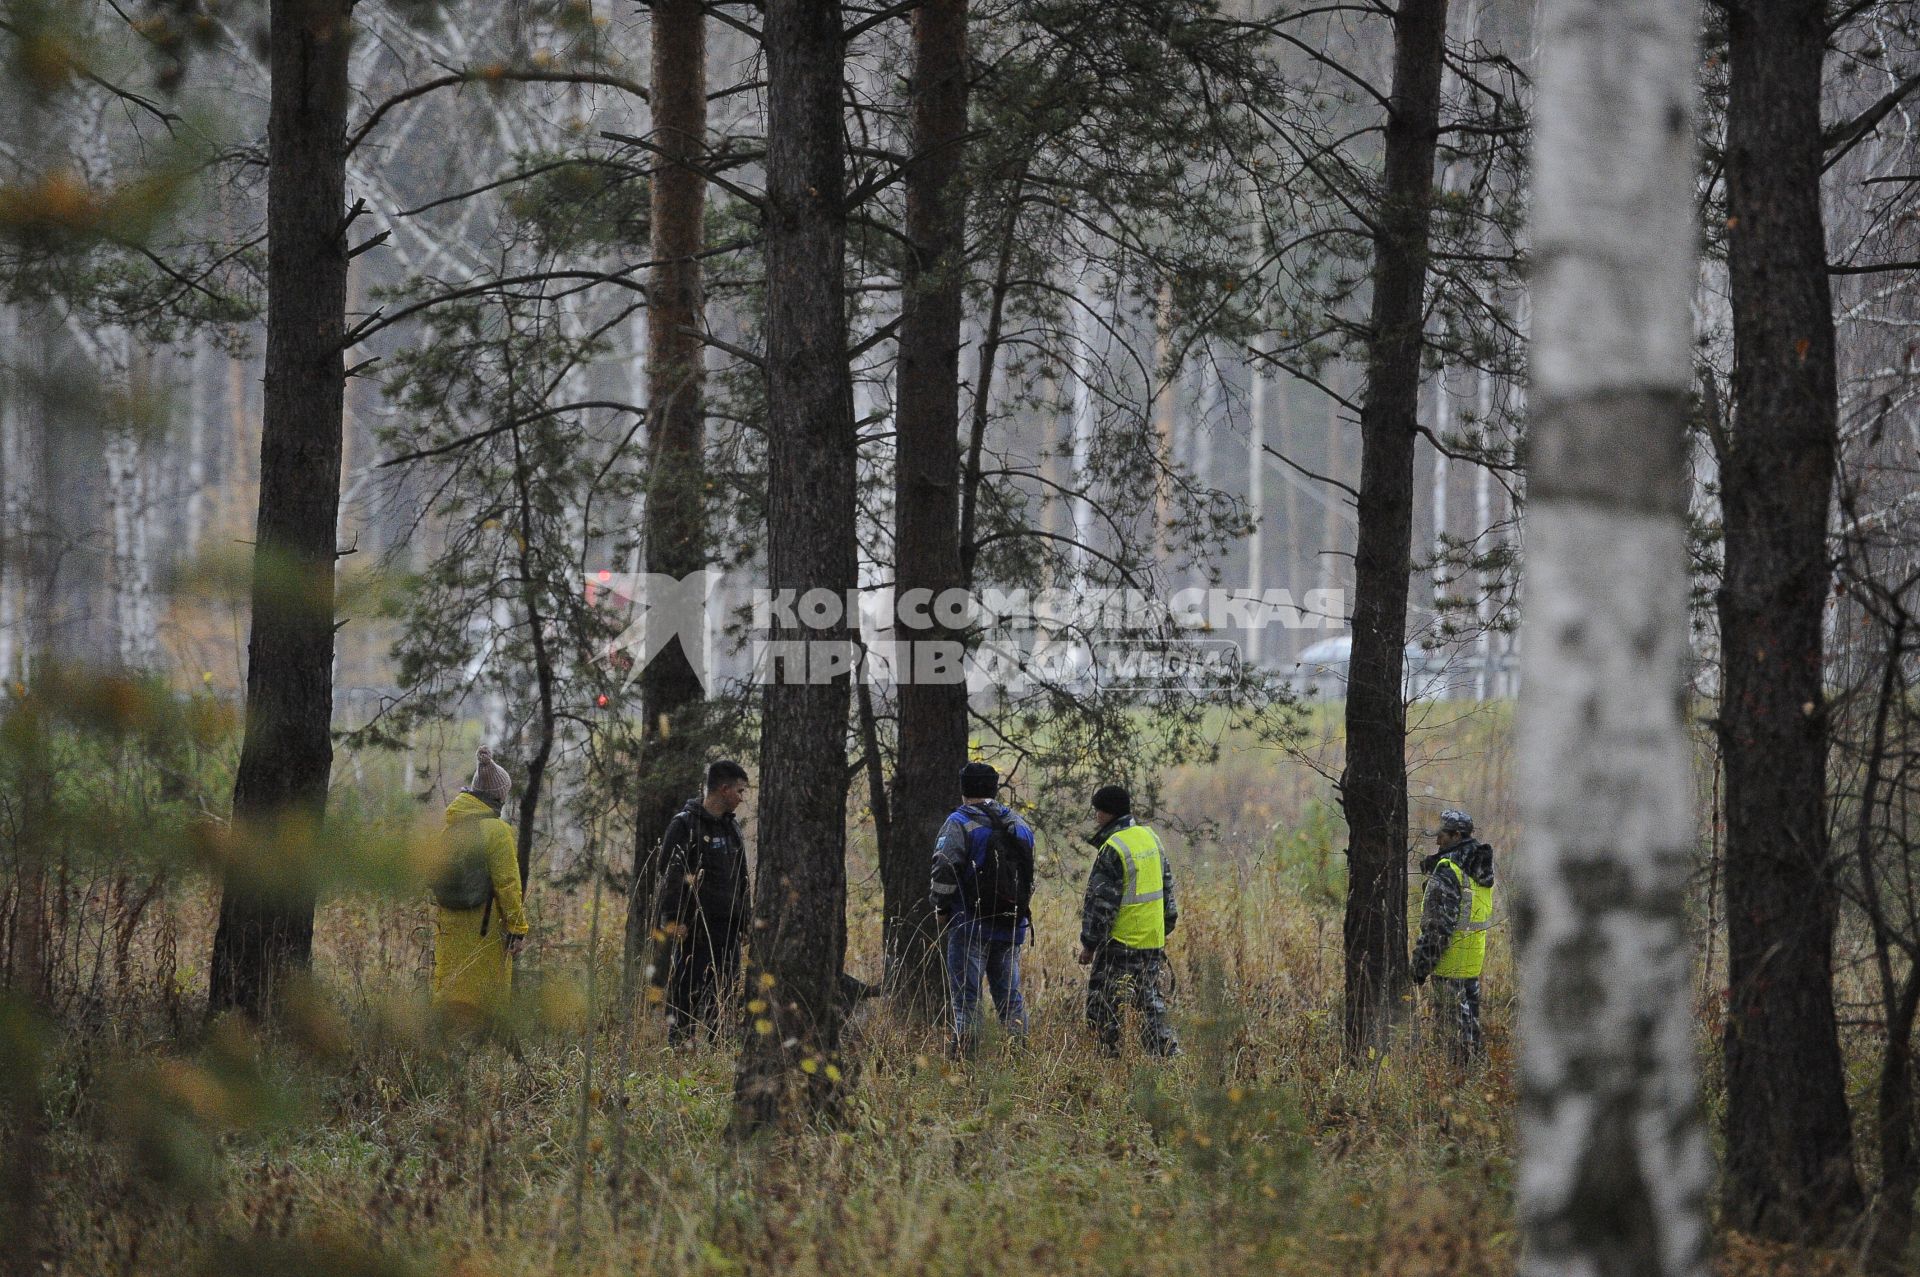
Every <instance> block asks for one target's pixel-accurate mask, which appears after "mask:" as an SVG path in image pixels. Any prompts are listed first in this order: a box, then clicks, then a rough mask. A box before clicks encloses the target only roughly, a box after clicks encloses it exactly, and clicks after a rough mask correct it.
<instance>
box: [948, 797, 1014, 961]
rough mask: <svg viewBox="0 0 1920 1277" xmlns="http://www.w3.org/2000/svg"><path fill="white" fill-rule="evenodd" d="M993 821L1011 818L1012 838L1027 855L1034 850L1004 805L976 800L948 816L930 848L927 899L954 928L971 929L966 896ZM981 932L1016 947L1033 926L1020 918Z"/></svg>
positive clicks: (981, 863) (984, 853) (983, 858)
mask: <svg viewBox="0 0 1920 1277" xmlns="http://www.w3.org/2000/svg"><path fill="white" fill-rule="evenodd" d="M992 817H998V818H1000V819H1002V820H1006V819H1009V818H1011V820H1012V821H1013V832H1014V836H1015V837H1017V838H1019V839H1020V840H1021V841H1022V842H1024V843H1026V844H1027V850H1028V851H1029V852H1031V851H1032V850H1033V830H1031V829H1029V828H1028V827H1027V824H1026V822H1025V821H1023V820H1021V819H1020V818H1019V817H1018V816H1015V815H1014V814H1013V812H1012V810H1011V809H1009V808H1008V807H1007V806H1006V805H1005V804H1003V803H998V802H994V801H993V800H992V799H979V800H976V801H974V802H970V803H967V804H966V805H965V806H963V807H960V808H958V809H956V810H955V811H954V813H953V814H952V815H951V816H948V817H947V823H946V824H944V825H942V826H941V827H940V837H939V839H938V840H937V841H936V842H935V843H934V845H933V890H932V892H931V893H930V898H931V899H932V901H933V910H934V912H935V913H937V914H939V915H940V916H941V917H942V918H944V919H947V920H949V921H950V922H951V923H952V924H953V925H955V926H971V925H974V919H973V917H972V915H971V914H970V913H969V912H968V909H967V896H968V893H969V892H970V891H971V889H972V887H973V882H974V878H975V876H976V875H978V874H979V872H980V870H981V868H982V867H984V866H985V864H986V861H987V841H988V839H990V838H991V837H992V836H993V826H992V823H991V818H992ZM983 930H984V931H985V937H984V938H985V939H988V940H1002V941H1004V940H1012V941H1015V942H1016V943H1017V942H1019V941H1023V940H1025V939H1026V938H1027V936H1028V935H1029V934H1030V932H1031V930H1032V924H1030V923H1029V922H1028V921H1027V920H1026V919H1025V918H1022V919H1020V921H1019V922H1018V923H1017V924H1012V925H1009V924H1006V923H993V924H990V925H984V926H983Z"/></svg>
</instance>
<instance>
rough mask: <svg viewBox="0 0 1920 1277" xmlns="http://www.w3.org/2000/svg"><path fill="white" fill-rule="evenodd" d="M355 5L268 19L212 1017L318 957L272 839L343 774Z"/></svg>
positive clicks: (314, 806) (296, 885)
mask: <svg viewBox="0 0 1920 1277" xmlns="http://www.w3.org/2000/svg"><path fill="white" fill-rule="evenodd" d="M350 11H351V5H350V3H349V0H273V6H272V11H271V23H272V33H271V44H272V48H271V64H272V76H273V87H272V102H271V106H270V108H269V115H268V124H267V146H268V154H269V158H270V167H269V169H268V187H267V374H266V415H265V419H264V422H263V425H262V429H261V438H260V509H259V517H258V522H257V524H256V533H255V537H254V565H253V590H252V607H253V615H252V632H251V634H250V636H249V638H248V643H247V716H246V717H247V721H246V734H245V737H244V739H243V741H242V743H241V747H240V768H239V772H238V774H237V775H236V776H235V778H234V785H233V814H234V821H235V823H236V824H237V825H239V826H241V827H242V829H243V836H245V837H247V838H249V839H250V840H251V843H250V845H248V846H247V848H246V850H247V852H248V854H249V855H250V856H252V857H254V858H256V859H257V860H258V861H259V862H260V863H258V864H256V865H252V866H241V867H239V868H237V869H236V870H234V871H231V872H230V873H229V875H228V878H227V880H226V883H225V888H224V891H223V893H222V896H221V900H220V923H219V928H218V929H217V930H216V931H215V933H214V938H213V957H212V966H211V973H212V974H211V982H212V987H211V996H210V1000H209V1001H210V1008H211V1009H212V1010H216V1011H218V1010H222V1009H225V1008H229V1007H236V1008H239V1009H241V1010H244V1011H247V1012H248V1013H250V1014H253V1015H256V1016H258V1015H260V1014H261V1013H263V1012H264V1011H265V1010H266V1009H267V1008H268V1006H269V1005H270V1003H271V1000H272V998H273V996H274V992H275V986H276V984H277V982H278V981H279V979H280V977H281V976H283V975H284V974H286V973H287V972H288V971H289V970H292V969H295V968H300V967H304V966H305V965H306V964H307V961H308V959H309V956H310V954H311V951H312V946H313V896H312V893H311V889H310V888H309V887H308V886H307V885H306V884H305V883H304V882H302V881H299V879H300V878H301V875H300V874H299V873H297V872H296V873H292V874H288V873H286V872H284V867H283V866H276V865H273V864H271V863H270V862H271V861H272V860H273V859H274V858H275V857H276V855H277V854H279V853H281V852H282V851H283V850H284V848H276V846H275V845H274V844H275V842H276V841H277V840H279V839H280V838H281V837H294V838H299V837H310V836H311V834H312V828H313V826H315V825H317V824H318V822H319V820H320V819H321V817H322V816H323V815H324V814H325V811H326V803H327V778H328V774H329V772H330V771H331V770H332V766H333V743H332V740H331V739H330V737H329V735H328V728H329V724H330V722H331V719H332V714H333V623H334V622H333V606H334V603H333V594H334V579H333V577H334V523H335V520H336V518H337V517H338V514H339V508H340V421H341V406H342V397H343V394H344V382H345V377H344V367H343V363H342V359H343V351H342V349H341V345H342V340H343V337H344V335H345V334H344V330H345V325H346V296H347V244H346V224H345V222H346V219H345V212H346V207H345V206H346V145H345V143H346V121H347V52H348V48H349V46H350V45H351V43H352V37H353V26H352V19H351V17H350ZM287 821H290V822H292V823H290V824H285V825H282V824H281V822H287ZM303 828H304V830H305V833H304V834H303V833H301V832H299V831H300V830H301V829H303Z"/></svg>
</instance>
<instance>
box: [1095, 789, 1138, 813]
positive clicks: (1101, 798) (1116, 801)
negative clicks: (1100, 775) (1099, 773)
mask: <svg viewBox="0 0 1920 1277" xmlns="http://www.w3.org/2000/svg"><path fill="white" fill-rule="evenodd" d="M1093 809H1094V810H1095V811H1097V812H1100V813H1102V814H1103V815H1107V816H1131V815H1132V814H1133V796H1132V795H1131V794H1129V793H1127V791H1126V790H1124V789H1122V788H1121V787H1120V786H1118V785H1102V786H1100V788H1098V789H1096V790H1094V791H1093Z"/></svg>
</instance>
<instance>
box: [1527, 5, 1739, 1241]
mask: <svg viewBox="0 0 1920 1277" xmlns="http://www.w3.org/2000/svg"><path fill="white" fill-rule="evenodd" d="M1541 16H1542V22H1543V26H1544V40H1543V47H1542V50H1541V72H1540V109H1539V117H1538V119H1539V123H1538V128H1539V139H1538V142H1537V144H1536V146H1535V151H1534V154H1535V163H1536V166H1537V167H1536V170H1535V172H1536V174H1537V176H1536V179H1535V185H1534V190H1535V192H1536V194H1535V207H1536V209H1537V213H1536V220H1535V228H1534V242H1535V250H1534V251H1535V260H1536V263H1537V265H1536V267H1535V275H1534V280H1535V283H1534V298H1535V308H1534V322H1533V332H1534V343H1535V344H1534V352H1533V384H1534V388H1535V390H1534V400H1533V402H1534V415H1533V427H1532V434H1531V446H1532V449H1533V456H1532V458H1531V465H1530V467H1529V470H1528V475H1529V482H1528V487H1529V492H1530V501H1531V504H1530V507H1529V511H1528V516H1527V518H1528V524H1527V550H1528V568H1529V570H1530V572H1531V576H1530V578H1529V588H1528V595H1527V605H1528V613H1527V618H1526V626H1527V638H1526V642H1525V643H1524V644H1523V659H1524V660H1525V661H1526V662H1527V669H1526V677H1525V679H1524V681H1523V684H1522V691H1521V702H1520V715H1519V723H1518V730H1519V748H1518V753H1519V757H1520V767H1521V776H1520V782H1521V783H1520V793H1521V795H1522V799H1523V801H1522V820H1523V822H1524V824H1525V827H1526V829H1527V830H1528V836H1529V841H1528V846H1527V848H1526V854H1525V855H1523V856H1520V857H1518V858H1517V866H1518V868H1519V870H1520V875H1521V881H1520V907H1519V910H1518V913H1517V915H1516V920H1517V924H1518V926H1517V932H1518V938H1519V945H1520V980H1521V996H1520V998H1519V1008H1520V1032H1519V1037H1520V1040H1521V1042H1522V1050H1523V1054H1522V1057H1521V1068H1520V1123H1521V1147H1522V1158H1523V1161H1522V1167H1521V1174H1520V1179H1519V1185H1520V1188H1519V1201H1518V1203H1517V1207H1518V1213H1519V1216H1520V1218H1521V1220H1522V1222H1523V1226H1524V1228H1525V1241H1526V1245H1525V1252H1524V1257H1523V1259H1522V1262H1521V1266H1520V1271H1521V1272H1522V1274H1525V1275H1528V1277H1547V1275H1548V1274H1564V1273H1590V1274H1618V1275H1620V1277H1628V1275H1636V1277H1676V1275H1680V1274H1686V1275H1690V1277H1691V1275H1695V1274H1698V1275H1700V1277H1704V1274H1705V1273H1706V1271H1707V1263H1706V1246H1707V1238H1708V1234H1707V1223H1706V1210H1705V1202H1706V1191H1707V1182H1708V1178H1709V1176H1710V1174H1711V1172H1712V1159H1711V1157H1710V1155H1709V1153H1708V1151H1707V1146H1706V1138H1705V1132H1704V1129H1703V1126H1702V1122H1701V1117H1700V1109H1699V1096H1698V1084H1697V1081H1696V1076H1697V1075H1696V1072H1695V1063H1694V1051H1693V1027H1694V1022H1693V1016H1692V1011H1691V1004H1690V1000H1689V998H1688V969H1689V960H1690V957H1691V952H1692V951H1691V946H1690V944H1689V941H1688V935H1687V919H1686V910H1685V899H1686V886H1687V876H1688V873H1689V871H1690V869H1691V867H1692V864H1693V848H1694V839H1695V826H1694V821H1693V796H1692V784H1691V777H1692V768H1691V766H1690V763H1689V759H1690V758H1691V754H1692V751H1691V745H1690V743H1689V738H1688V732H1687V661H1688V653H1689V646H1688V615H1687V594H1688V579H1689V578H1688V558H1687V538H1686V515H1687V495H1688V467H1687V439H1686V430H1685V421H1686V411H1687V401H1688V390H1689V387H1690V385H1691V374H1692V369H1691V365H1690V355H1691V350H1692V340H1691V338H1692V328H1691V320H1690V312H1689V309H1688V305H1689V301H1690V299H1691V297H1692V294H1693V286H1694V279H1695V275H1696V261H1697V249H1696V230H1695V223H1694V212H1693V190H1694V164H1693V157H1694V146H1693V109H1692V108H1693V95H1694V80H1693V75H1694V67H1695V31H1696V22H1697V17H1696V11H1695V9H1694V8H1693V7H1692V6H1691V5H1690V4H1688V3H1686V2H1685V0H1637V3H1634V4H1620V3H1618V0H1551V2H1550V3H1549V4H1547V5H1546V6H1545V7H1544V9H1543V11H1542V15H1541Z"/></svg>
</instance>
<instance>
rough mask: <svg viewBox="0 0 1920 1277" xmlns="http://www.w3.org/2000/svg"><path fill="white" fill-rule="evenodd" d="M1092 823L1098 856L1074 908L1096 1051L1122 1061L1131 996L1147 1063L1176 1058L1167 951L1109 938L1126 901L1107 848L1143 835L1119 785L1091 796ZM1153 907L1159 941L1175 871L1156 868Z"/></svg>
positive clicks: (1169, 913) (1172, 904)
mask: <svg viewBox="0 0 1920 1277" xmlns="http://www.w3.org/2000/svg"><path fill="white" fill-rule="evenodd" d="M1093 808H1094V819H1095V820H1096V821H1097V822H1099V827H1098V828H1097V829H1096V830H1095V831H1094V833H1093V835H1092V836H1091V837H1089V838H1088V839H1087V841H1088V842H1090V843H1092V844H1093V845H1094V846H1095V847H1096V848H1098V851H1097V853H1096V854H1095V856H1094V859H1093V870H1092V872H1091V873H1089V874H1088V875H1087V891H1086V896H1085V898H1084V900H1083V901H1082V903H1081V908H1080V964H1081V965H1082V966H1088V965H1091V966H1092V968H1093V970H1092V972H1091V973H1090V974H1089V975H1088V978H1087V1023H1088V1024H1089V1025H1091V1026H1092V1028H1093V1031H1094V1035H1095V1037H1097V1038H1098V1039H1099V1042H1100V1047H1101V1049H1102V1050H1103V1051H1105V1052H1106V1053H1107V1054H1108V1055H1118V1054H1119V1053H1120V999H1121V997H1122V996H1123V995H1127V994H1130V995H1131V998H1132V1001H1133V1004H1134V1007H1135V1009H1136V1010H1138V1011H1139V1013H1140V1042H1141V1045H1142V1046H1143V1047H1144V1048H1145V1049H1146V1050H1147V1052H1148V1054H1150V1055H1163V1056H1165V1055H1178V1054H1179V1053H1180V1040H1179V1038H1178V1037H1177V1036H1175V1034H1174V1031H1173V1026H1172V1024H1171V1023H1169V1022H1168V1018H1167V998H1166V991H1165V988H1164V985H1165V982H1166V971H1167V965H1166V964H1167V953H1166V949H1165V948H1142V947H1135V946H1132V945H1128V944H1125V943H1123V942H1121V941H1120V940H1117V939H1115V938H1114V924H1115V923H1116V922H1117V921H1118V920H1119V917H1120V908H1121V905H1122V903H1123V902H1124V901H1125V899H1126V893H1127V883H1126V866H1125V865H1124V864H1123V863H1122V861H1121V858H1120V853H1119V852H1118V851H1117V850H1115V849H1114V847H1113V846H1112V845H1110V840H1111V839H1112V838H1113V836H1114V835H1115V834H1117V833H1119V832H1121V831H1122V830H1125V829H1133V828H1144V826H1139V825H1136V823H1135V821H1134V819H1133V815H1132V810H1133V804H1132V799H1131V797H1130V796H1129V795H1128V794H1127V791H1126V790H1124V789H1122V788H1121V787H1120V786H1118V785H1106V786H1103V787H1102V788H1101V789H1100V790H1099V791H1098V792H1097V793H1095V794H1094V796H1093ZM1160 873H1161V888H1162V891H1163V892H1164V893H1165V894H1164V895H1163V897H1162V898H1161V900H1160V901H1159V904H1160V908H1161V910H1162V913H1163V916H1164V919H1165V933H1166V934H1167V935H1172V934H1173V928H1174V926H1175V924H1176V923H1178V922H1179V920H1180V906H1179V902H1178V901H1177V900H1176V898H1175V896H1174V893H1173V871H1172V869H1171V868H1169V867H1168V865H1167V863H1166V857H1165V854H1164V851H1163V852H1162V855H1161V860H1160Z"/></svg>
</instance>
